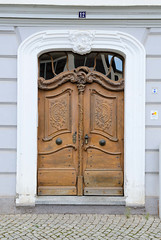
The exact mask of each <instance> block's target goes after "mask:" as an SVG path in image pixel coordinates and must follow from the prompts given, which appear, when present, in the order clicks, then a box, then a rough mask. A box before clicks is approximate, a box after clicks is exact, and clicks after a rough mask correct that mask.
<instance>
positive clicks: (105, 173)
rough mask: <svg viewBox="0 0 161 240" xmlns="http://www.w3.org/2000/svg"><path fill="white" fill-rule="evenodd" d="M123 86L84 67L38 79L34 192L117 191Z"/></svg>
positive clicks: (120, 173)
mask: <svg viewBox="0 0 161 240" xmlns="http://www.w3.org/2000/svg"><path fill="white" fill-rule="evenodd" d="M123 89H124V87H123V82H121V81H120V82H112V80H110V79H107V77H105V76H104V75H103V74H101V73H98V72H95V71H94V72H91V71H90V69H88V68H87V67H79V68H78V69H76V70H74V71H70V72H64V73H61V74H59V75H58V76H56V77H55V78H53V79H51V80H45V79H43V78H40V79H39V101H38V102H39V124H38V195H79V196H81V195H123V183H124V174H123V169H124V161H123V149H124V120H123V116H124V114H123V110H124V94H123Z"/></svg>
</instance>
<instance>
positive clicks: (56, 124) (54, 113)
mask: <svg viewBox="0 0 161 240" xmlns="http://www.w3.org/2000/svg"><path fill="white" fill-rule="evenodd" d="M49 112H50V115H49V120H50V125H51V127H52V128H54V129H56V130H61V129H62V128H63V127H65V126H64V125H66V112H67V103H66V101H64V100H59V101H58V100H56V101H53V102H51V103H50V107H49Z"/></svg>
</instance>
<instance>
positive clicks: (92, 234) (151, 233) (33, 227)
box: [0, 214, 161, 240]
mask: <svg viewBox="0 0 161 240" xmlns="http://www.w3.org/2000/svg"><path fill="white" fill-rule="evenodd" d="M0 239H1V240H2V239H3V240H4V239H19V240H20V239H26V240H27V239H32V240H35V239H48V240H50V239H57V240H58V239H64V240H67V239H70V240H72V239H82V240H83V239H84V240H85V239H93V240H97V239H125V240H126V239H138V240H140V239H161V220H160V219H159V218H158V217H153V216H140V215H137V216H136V215H132V216H129V215H126V216H121V215H99V214H37V215H36V214H33V215H32V214H24V215H0Z"/></svg>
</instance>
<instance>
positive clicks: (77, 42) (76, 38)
mask: <svg viewBox="0 0 161 240" xmlns="http://www.w3.org/2000/svg"><path fill="white" fill-rule="evenodd" d="M94 37H95V34H94V32H92V31H72V32H70V33H69V40H70V41H71V43H72V45H73V52H75V53H79V54H81V55H83V54H86V53H89V52H90V51H91V48H92V43H93V40H94Z"/></svg>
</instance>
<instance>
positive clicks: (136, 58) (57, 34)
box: [16, 30, 145, 206]
mask: <svg viewBox="0 0 161 240" xmlns="http://www.w3.org/2000/svg"><path fill="white" fill-rule="evenodd" d="M53 50H57V51H58V50H62V51H63V50H69V51H73V52H76V53H79V54H85V53H89V52H90V51H114V52H117V53H119V54H121V55H123V56H124V58H125V62H126V63H125V116H124V117H125V131H124V137H125V142H124V143H125V147H124V152H125V167H124V179H125V182H124V189H125V197H126V205H132V206H137V205H144V203H145V180H144V178H145V166H144V165H145V120H144V119H145V106H144V105H145V51H144V47H143V46H142V45H141V43H139V42H138V41H137V40H136V39H135V38H134V37H132V36H130V35H128V34H126V33H122V32H117V31H70V32H69V31H67V30H64V31H43V32H38V33H36V34H34V35H32V36H30V37H29V38H27V39H26V40H25V41H24V42H23V43H22V44H21V45H20V47H19V50H18V121H17V124H18V126H17V137H18V140H17V188H16V193H17V194H16V196H17V199H16V204H17V205H35V198H36V194H37V193H36V189H37V187H36V185H37V118H38V116H37V91H38V90H37V89H38V88H37V84H38V83H37V79H38V57H39V56H40V55H41V54H42V53H44V52H48V51H53Z"/></svg>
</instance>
